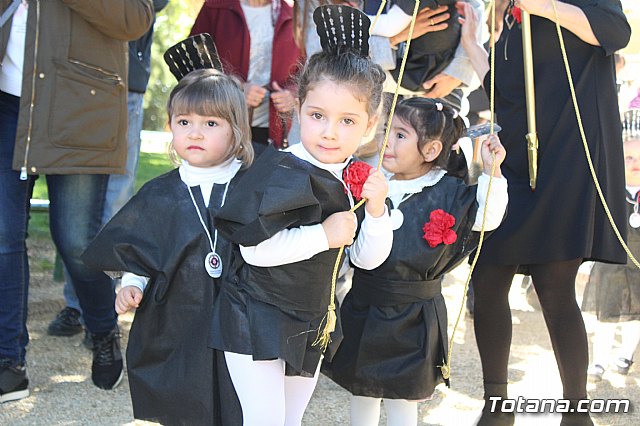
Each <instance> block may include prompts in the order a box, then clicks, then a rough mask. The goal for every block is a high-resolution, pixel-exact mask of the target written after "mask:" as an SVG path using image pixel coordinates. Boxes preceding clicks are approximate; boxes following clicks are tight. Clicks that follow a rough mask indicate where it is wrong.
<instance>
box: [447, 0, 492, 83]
mask: <svg viewBox="0 0 640 426" xmlns="http://www.w3.org/2000/svg"><path fill="white" fill-rule="evenodd" d="M466 1H467V3H469V4H471V6H473V9H474V12H475V14H476V16H478V22H484V21H485V17H484V3H482V1H480V0H466ZM484 27H485V25H478V28H477V30H476V40H477V41H478V44H482V31H483V28H484ZM442 72H443V73H444V74H447V75H448V76H451V77H454V78H457V79H458V80H460V81H461V82H462V84H464V85H465V86H466V87H467V88H468V90H469V91H471V90H474V89H476V88H477V87H478V86H480V83H481V82H480V78H479V77H478V75H477V74H476V72H475V70H474V69H473V65H472V64H471V60H470V59H469V56H468V55H467V51H466V50H465V49H464V47H462V43H458V47H457V48H456V52H455V53H454V55H453V59H452V60H451V62H450V63H449V65H447V67H446V68H445V69H444V70H443V71H442Z"/></svg>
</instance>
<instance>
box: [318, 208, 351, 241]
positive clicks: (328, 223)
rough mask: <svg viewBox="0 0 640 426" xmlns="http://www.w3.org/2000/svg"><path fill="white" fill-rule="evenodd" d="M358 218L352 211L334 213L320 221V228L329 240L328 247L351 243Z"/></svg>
mask: <svg viewBox="0 0 640 426" xmlns="http://www.w3.org/2000/svg"><path fill="white" fill-rule="evenodd" d="M357 227H358V219H357V218H356V214H355V213H353V212H348V211H347V212H338V213H334V214H332V215H331V216H329V217H328V218H326V219H325V220H324V222H322V228H323V229H324V233H325V234H326V236H327V241H329V248H338V247H342V246H348V245H351V244H353V239H354V238H355V236H356V228H357Z"/></svg>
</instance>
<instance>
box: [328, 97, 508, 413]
mask: <svg viewBox="0 0 640 426" xmlns="http://www.w3.org/2000/svg"><path fill="white" fill-rule="evenodd" d="M463 130H464V123H463V121H462V119H461V118H460V117H458V115H457V113H456V112H455V110H453V109H452V108H450V107H447V106H444V105H443V104H441V103H439V102H434V101H433V100H430V99H426V98H410V99H405V100H403V101H401V102H400V103H399V104H398V106H397V108H396V111H395V115H394V117H393V120H392V122H391V130H390V132H389V140H388V145H387V148H386V150H385V152H384V158H383V163H382V165H383V166H384V168H385V170H386V171H388V172H390V173H392V176H391V178H390V181H389V199H390V200H391V204H392V210H391V221H392V223H393V229H394V231H393V234H394V235H393V248H392V250H391V254H390V255H389V257H388V258H387V260H386V261H384V263H382V265H380V266H379V267H377V268H375V269H371V270H363V269H362V268H358V267H357V266H356V268H355V272H354V275H353V287H352V288H351V290H350V292H349V293H348V294H347V296H346V298H345V300H344V303H343V304H342V306H341V309H340V314H341V320H342V327H343V333H344V340H343V342H342V345H341V346H340V347H339V348H338V351H337V353H336V355H335V356H334V357H333V361H332V362H331V363H330V364H325V367H326V368H323V372H326V374H327V375H328V376H329V377H331V378H332V379H333V380H334V381H335V382H336V383H338V384H339V385H341V386H342V387H344V388H345V389H347V390H348V391H350V392H351V394H352V396H351V424H353V425H358V426H363V425H378V422H379V417H380V402H381V400H384V405H385V410H386V412H387V421H388V423H387V424H389V425H403V426H410V425H416V424H417V419H418V411H417V403H418V401H421V400H425V399H427V398H429V397H430V396H431V395H432V393H433V391H434V388H435V386H436V385H437V384H439V383H441V382H443V381H445V382H446V383H447V384H448V380H445V379H444V378H443V376H442V372H441V370H440V366H443V365H445V364H446V363H447V352H448V340H447V311H446V306H445V302H444V298H443V296H442V293H441V282H442V278H443V276H444V274H446V273H447V272H449V271H451V270H452V269H453V268H454V267H455V266H457V265H458V264H459V263H460V262H461V261H462V260H464V258H465V257H466V256H467V255H469V253H470V252H471V251H473V250H474V249H476V248H477V246H478V242H479V237H480V232H478V231H480V230H481V229H482V227H483V225H484V229H485V230H486V231H491V230H493V229H495V228H497V227H498V225H500V223H501V221H502V219H503V217H504V215H505V211H506V207H507V200H508V196H507V181H506V179H505V178H503V177H502V174H501V171H500V164H501V163H502V161H503V160H504V158H505V149H504V147H503V146H502V144H501V143H500V140H499V139H498V137H497V136H490V137H488V138H487V139H486V140H484V141H483V142H482V148H481V154H482V160H483V164H484V166H483V169H484V173H483V174H482V175H481V176H480V177H479V179H478V184H477V185H474V186H468V185H466V184H465V182H464V181H463V180H462V179H461V178H458V177H455V176H451V175H449V174H448V173H447V171H446V166H447V160H448V156H449V153H450V151H451V147H452V146H453V144H454V143H455V142H456V141H457V140H458V139H459V138H460V136H461V134H462V132H463ZM494 155H495V159H494V157H493V156H494ZM493 166H495V171H494V175H493V181H492V183H491V192H490V193H489V195H488V197H489V198H488V200H487V191H488V188H489V181H490V178H489V175H490V173H491V171H492V167H493ZM487 201H488V203H487ZM485 208H486V220H485V221H484V224H483V214H484V211H485Z"/></svg>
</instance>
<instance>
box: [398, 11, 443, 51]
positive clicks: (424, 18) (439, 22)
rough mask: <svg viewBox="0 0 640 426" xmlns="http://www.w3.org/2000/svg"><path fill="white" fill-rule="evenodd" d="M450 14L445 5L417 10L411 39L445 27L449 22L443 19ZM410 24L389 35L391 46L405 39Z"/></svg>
mask: <svg viewBox="0 0 640 426" xmlns="http://www.w3.org/2000/svg"><path fill="white" fill-rule="evenodd" d="M449 17H450V15H449V13H448V12H447V6H439V7H437V8H436V9H429V8H425V9H422V10H421V11H420V12H418V15H417V16H416V23H415V26H414V27H413V34H412V36H411V39H414V38H418V37H420V36H423V35H425V34H426V33H431V32H434V31H442V30H444V29H446V28H447V27H448V26H449V24H447V23H446V22H445V21H446V20H447V19H449ZM410 27H411V25H407V28H405V29H404V30H402V31H400V32H399V33H398V34H396V35H394V36H393V37H389V42H390V43H391V45H392V46H395V45H397V44H399V43H401V42H403V41H407V37H408V36H409V28H410Z"/></svg>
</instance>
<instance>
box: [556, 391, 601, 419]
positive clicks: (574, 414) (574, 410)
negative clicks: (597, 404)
mask: <svg viewBox="0 0 640 426" xmlns="http://www.w3.org/2000/svg"><path fill="white" fill-rule="evenodd" d="M586 399H587V397H586V396H585V397H584V398H582V399H570V400H569V412H568V413H562V420H561V421H560V426H593V420H591V416H589V413H587V412H585V413H579V412H578V403H579V402H580V401H581V400H586ZM583 405H584V404H583ZM587 407H588V405H586V406H584V408H587Z"/></svg>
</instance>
